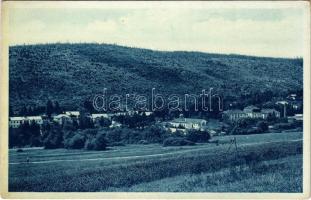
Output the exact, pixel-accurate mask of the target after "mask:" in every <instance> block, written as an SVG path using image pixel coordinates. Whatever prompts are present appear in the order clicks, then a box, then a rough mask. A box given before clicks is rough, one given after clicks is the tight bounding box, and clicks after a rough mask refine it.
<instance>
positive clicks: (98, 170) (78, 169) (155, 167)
mask: <svg viewBox="0 0 311 200" xmlns="http://www.w3.org/2000/svg"><path fill="white" fill-rule="evenodd" d="M230 137H232V136H225V137H219V138H217V139H219V140H224V141H226V140H228V139H229V138H230ZM235 137H236V138H237V144H238V151H235V149H234V148H233V147H231V148H230V149H229V146H230V145H229V144H223V145H219V146H216V145H215V144H198V145H195V146H187V147H162V146H161V145H158V144H152V145H129V146H125V147H111V149H109V150H107V151H100V152H97V151H96V152H95V151H83V150H65V149H57V150H43V149H27V150H25V151H24V152H21V153H17V152H16V150H10V153H9V154H10V155H9V162H10V165H9V191H58V192H61V191H89V192H93V191H163V192H164V191H180V192H182V191H185V192H187V191H193V192H197V191H204V192H217V191H222V192H242V191H244V192H256V191H258V192H302V133H271V134H261V135H247V136H235ZM27 157H29V159H30V162H29V163H25V161H26V159H27Z"/></svg>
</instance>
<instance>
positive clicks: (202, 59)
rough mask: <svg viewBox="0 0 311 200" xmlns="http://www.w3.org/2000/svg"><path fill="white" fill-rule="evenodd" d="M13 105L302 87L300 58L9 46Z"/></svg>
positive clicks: (85, 46)
mask: <svg viewBox="0 0 311 200" xmlns="http://www.w3.org/2000/svg"><path fill="white" fill-rule="evenodd" d="M9 56H10V65H9V71H10V77H9V91H10V104H11V105H12V106H17V107H19V106H21V105H23V104H25V105H31V104H36V105H40V104H41V105H44V104H45V103H46V101H47V99H51V100H57V101H59V102H60V103H61V104H66V105H80V104H81V102H82V101H83V100H84V99H86V98H89V97H91V96H93V95H94V94H98V93H101V92H102V90H103V88H107V89H108V93H118V94H126V93H134V92H137V93H140V94H143V93H144V94H145V93H148V94H151V88H156V91H157V92H159V93H163V94H171V93H175V94H183V93H197V94H199V92H200V91H201V90H202V89H207V90H208V88H210V87H213V88H215V90H217V91H218V92H222V93H223V94H225V95H228V96H230V95H231V96H235V95H240V94H242V93H248V92H250V91H253V90H271V91H274V92H282V91H287V90H291V89H302V87H303V86H302V74H303V67H302V59H280V58H261V57H252V56H240V55H222V54H209V53H201V52H181V51H176V52H165V51H152V50H147V49H140V48H129V47H122V46H117V45H107V44H47V45H25V46H13V47H10V55H9Z"/></svg>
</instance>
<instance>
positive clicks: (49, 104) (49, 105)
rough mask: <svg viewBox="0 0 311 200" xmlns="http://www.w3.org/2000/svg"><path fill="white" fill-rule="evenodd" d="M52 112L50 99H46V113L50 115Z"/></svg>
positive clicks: (52, 107)
mask: <svg viewBox="0 0 311 200" xmlns="http://www.w3.org/2000/svg"><path fill="white" fill-rule="evenodd" d="M53 112H54V106H53V103H52V101H51V100H48V101H47V103H46V115H47V116H48V117H51V115H52V113H53Z"/></svg>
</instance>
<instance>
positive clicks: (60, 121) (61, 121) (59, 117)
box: [53, 114, 71, 125]
mask: <svg viewBox="0 0 311 200" xmlns="http://www.w3.org/2000/svg"><path fill="white" fill-rule="evenodd" d="M53 121H55V122H57V123H58V124H60V125H61V124H64V123H65V122H68V121H71V118H70V116H68V115H66V114H59V115H56V116H53Z"/></svg>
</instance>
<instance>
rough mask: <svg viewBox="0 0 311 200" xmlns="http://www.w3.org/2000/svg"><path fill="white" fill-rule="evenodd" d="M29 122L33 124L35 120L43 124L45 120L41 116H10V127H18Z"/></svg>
mask: <svg viewBox="0 0 311 200" xmlns="http://www.w3.org/2000/svg"><path fill="white" fill-rule="evenodd" d="M25 122H28V123H29V124H31V123H32V122H35V123H36V124H38V125H42V124H43V120H42V117H41V116H27V117H10V118H9V127H11V128H18V127H19V126H20V125H22V124H23V123H25Z"/></svg>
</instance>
